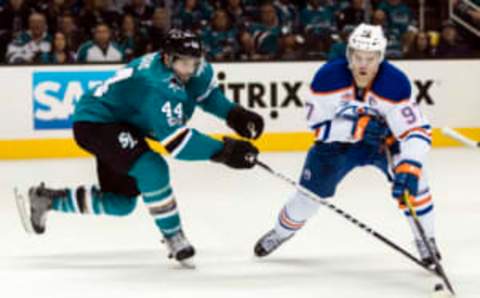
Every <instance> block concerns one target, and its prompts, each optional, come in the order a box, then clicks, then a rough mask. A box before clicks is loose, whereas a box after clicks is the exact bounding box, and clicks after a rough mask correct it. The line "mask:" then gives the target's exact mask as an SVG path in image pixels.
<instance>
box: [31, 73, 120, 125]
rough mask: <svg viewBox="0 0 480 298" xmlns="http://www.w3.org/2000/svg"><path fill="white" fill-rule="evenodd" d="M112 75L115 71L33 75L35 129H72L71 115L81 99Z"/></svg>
mask: <svg viewBox="0 0 480 298" xmlns="http://www.w3.org/2000/svg"><path fill="white" fill-rule="evenodd" d="M113 74H114V71H95V72H92V71H88V72H86V71H81V72H80V71H75V72H73V71H72V72H71V71H68V72H34V73H33V88H32V90H33V94H32V96H33V122H34V128H35V129H67V128H70V127H71V120H72V119H71V116H72V114H73V111H74V108H75V104H76V103H77V102H78V100H79V99H80V97H81V96H82V95H83V94H84V93H85V92H86V91H88V90H89V89H92V88H94V87H95V86H97V85H99V84H100V83H102V82H103V81H104V80H105V79H107V78H108V77H110V76H112V75H113Z"/></svg>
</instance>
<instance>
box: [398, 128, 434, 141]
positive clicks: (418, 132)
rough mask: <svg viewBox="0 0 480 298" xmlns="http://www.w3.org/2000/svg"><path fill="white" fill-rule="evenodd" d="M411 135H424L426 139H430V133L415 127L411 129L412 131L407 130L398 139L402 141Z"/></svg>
mask: <svg viewBox="0 0 480 298" xmlns="http://www.w3.org/2000/svg"><path fill="white" fill-rule="evenodd" d="M412 133H416V134H422V135H424V136H425V137H427V138H431V137H432V133H431V132H429V131H428V130H427V129H425V128H424V127H415V128H412V129H409V130H407V131H406V132H404V133H402V134H401V135H400V137H399V139H400V140H402V139H405V138H406V137H408V136H409V135H410V134H412Z"/></svg>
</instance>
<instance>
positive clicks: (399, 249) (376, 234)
mask: <svg viewBox="0 0 480 298" xmlns="http://www.w3.org/2000/svg"><path fill="white" fill-rule="evenodd" d="M254 162H255V164H256V165H258V166H259V167H261V168H262V169H264V170H265V171H267V172H268V173H270V174H272V175H273V176H275V177H277V178H279V179H280V180H283V181H284V182H286V183H288V184H290V185H292V186H293V187H295V188H296V189H297V190H298V191H300V192H301V193H302V194H304V195H305V196H307V197H308V198H309V199H311V200H313V201H315V202H317V203H319V204H321V205H323V206H325V207H328V208H329V209H330V210H332V211H334V212H335V213H337V214H338V215H341V216H342V217H343V218H345V219H346V220H348V221H349V222H350V223H352V224H354V225H355V226H357V227H358V228H360V229H361V230H363V231H365V232H367V233H368V234H370V235H371V236H373V237H375V238H377V239H378V240H380V241H381V242H383V243H384V244H386V245H388V246H389V247H390V248H393V249H394V250H396V251H397V252H399V253H401V254H402V255H404V256H405V257H407V258H408V259H409V260H411V261H412V262H414V263H415V264H417V265H418V266H420V267H422V268H423V269H425V270H426V271H428V272H430V273H432V274H434V275H436V276H439V277H442V276H441V274H440V273H439V272H437V271H436V270H433V269H431V268H429V267H428V266H426V265H425V264H424V263H423V262H422V261H420V260H419V259H417V258H416V257H415V256H413V255H412V254H411V253H409V252H408V251H407V250H405V249H403V248H402V247H400V246H399V245H398V244H396V243H394V242H393V241H391V240H389V239H388V238H387V237H385V236H383V235H382V234H380V233H379V232H377V231H375V230H374V229H373V228H371V227H369V226H368V225H367V224H365V223H363V222H361V221H360V220H358V219H357V218H355V217H353V216H352V215H351V214H349V213H347V212H345V211H343V210H342V209H340V208H338V207H336V206H335V205H333V204H332V203H330V202H328V201H327V200H325V199H322V198H320V197H319V196H318V195H316V194H314V193H313V192H311V191H309V190H308V189H306V188H305V187H303V186H301V185H299V184H298V183H296V182H295V181H294V180H292V179H290V178H288V177H287V176H285V175H283V174H281V173H279V172H276V171H275V170H273V169H272V168H271V167H269V166H268V165H266V164H265V163H263V162H261V161H259V160H258V159H255V161H254Z"/></svg>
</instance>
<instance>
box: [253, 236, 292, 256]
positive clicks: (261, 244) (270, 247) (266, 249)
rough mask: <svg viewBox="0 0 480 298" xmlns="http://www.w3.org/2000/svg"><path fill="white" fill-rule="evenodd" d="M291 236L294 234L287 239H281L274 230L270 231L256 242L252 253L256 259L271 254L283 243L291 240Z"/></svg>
mask: <svg viewBox="0 0 480 298" xmlns="http://www.w3.org/2000/svg"><path fill="white" fill-rule="evenodd" d="M293 235H295V234H292V235H290V236H288V237H281V236H280V235H279V234H278V233H277V232H276V231H275V230H274V229H272V230H270V231H269V232H268V233H266V234H265V235H264V236H263V237H262V238H260V239H259V240H258V241H257V243H256V244H255V248H254V253H255V255H256V256H257V257H265V256H267V255H269V254H271V253H272V252H273V251H274V250H276V249H277V248H278V247H279V246H280V245H282V244H283V243H284V242H285V241H287V240H288V239H290V238H292V237H293Z"/></svg>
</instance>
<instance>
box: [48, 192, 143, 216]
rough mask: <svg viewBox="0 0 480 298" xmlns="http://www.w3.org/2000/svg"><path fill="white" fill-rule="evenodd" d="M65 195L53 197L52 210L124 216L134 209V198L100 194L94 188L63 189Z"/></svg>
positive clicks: (105, 193) (106, 193)
mask: <svg viewBox="0 0 480 298" xmlns="http://www.w3.org/2000/svg"><path fill="white" fill-rule="evenodd" d="M64 194H65V195H63V196H59V197H55V198H54V200H53V204H52V209H53V210H55V211H60V212H66V213H81V214H94V215H103V214H105V215H113V216H124V215H127V214H130V213H131V212H132V211H133V209H134V208H135V204H136V198H130V197H126V196H123V195H119V194H113V193H108V192H101V191H100V190H99V189H98V188H97V187H96V186H91V187H85V186H79V187H77V188H75V189H68V188H67V189H65V193H64Z"/></svg>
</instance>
